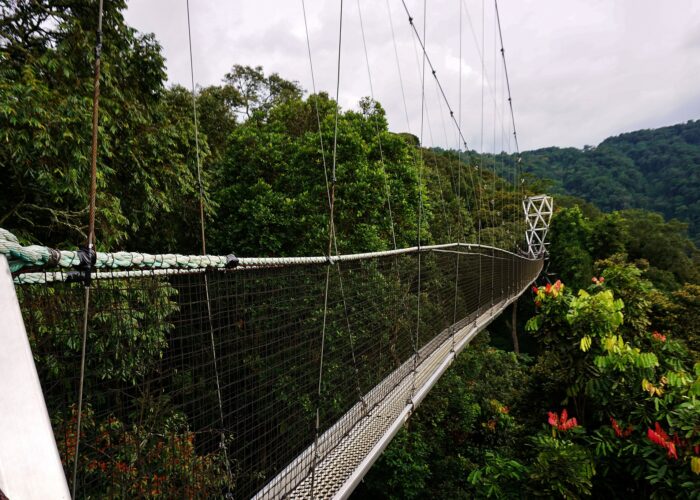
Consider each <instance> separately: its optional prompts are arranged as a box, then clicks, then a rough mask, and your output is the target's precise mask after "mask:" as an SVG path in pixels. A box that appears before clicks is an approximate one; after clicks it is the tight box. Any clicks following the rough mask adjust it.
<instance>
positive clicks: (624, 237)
mask: <svg viewBox="0 0 700 500" xmlns="http://www.w3.org/2000/svg"><path fill="white" fill-rule="evenodd" d="M549 238H551V244H550V253H551V266H550V268H551V269H552V271H554V272H555V273H557V274H558V275H559V276H560V277H561V279H562V280H564V281H565V282H566V283H568V284H570V285H571V286H573V287H578V288H585V287H586V286H588V283H590V277H591V275H593V273H594V272H598V271H596V267H595V266H594V262H595V261H596V260H603V261H605V260H610V259H611V260H612V261H614V262H618V263H621V262H625V261H626V260H629V261H630V262H635V263H636V264H637V267H639V268H640V269H641V270H642V272H643V275H644V277H645V278H646V279H647V280H649V281H651V282H652V283H653V284H654V285H655V286H656V287H657V288H658V289H660V290H662V291H670V290H675V289H677V288H680V287H681V286H682V285H684V284H685V283H693V284H698V283H700V250H698V249H697V248H696V247H695V245H694V244H693V243H692V242H691V241H690V240H688V238H687V236H686V234H685V226H684V225H683V224H681V223H679V222H678V221H673V220H672V221H669V222H665V221H664V220H663V218H662V217H661V216H660V215H659V214H654V213H650V212H644V211H642V210H624V211H620V212H613V213H610V214H600V213H598V214H595V213H593V214H591V215H590V216H588V217H586V216H584V214H583V211H582V209H581V208H580V207H579V206H578V205H577V204H574V205H573V206H571V207H570V208H560V209H559V210H558V211H557V212H556V213H555V215H554V217H553V218H552V223H551V226H550V232H549ZM598 267H600V266H598ZM630 279H631V280H632V281H635V280H636V279H637V277H631V278H630ZM628 281H629V280H628ZM641 283H642V282H640V286H647V285H642V284H641ZM636 293H637V294H639V293H641V291H639V292H636ZM624 298H625V297H623V299H624ZM627 298H629V297H627ZM639 316H640V315H638V314H636V312H635V314H634V317H639Z"/></svg>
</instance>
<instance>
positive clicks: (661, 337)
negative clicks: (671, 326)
mask: <svg viewBox="0 0 700 500" xmlns="http://www.w3.org/2000/svg"><path fill="white" fill-rule="evenodd" d="M651 338H653V339H654V340H658V341H659V342H666V335H662V334H660V333H659V332H654V333H652V334H651Z"/></svg>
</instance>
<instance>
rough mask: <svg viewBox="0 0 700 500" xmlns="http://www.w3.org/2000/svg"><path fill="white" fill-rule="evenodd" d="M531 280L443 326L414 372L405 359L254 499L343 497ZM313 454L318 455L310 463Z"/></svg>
mask: <svg viewBox="0 0 700 500" xmlns="http://www.w3.org/2000/svg"><path fill="white" fill-rule="evenodd" d="M530 284H531V283H528V284H527V285H526V286H525V287H524V288H523V289H522V290H521V291H520V292H518V293H517V294H515V295H512V296H510V297H507V298H505V299H504V300H502V301H500V302H497V303H495V304H493V305H492V306H490V307H486V308H484V309H483V310H482V311H480V312H479V314H476V313H475V314H473V315H471V316H467V317H466V318H463V319H462V320H461V321H459V322H458V323H457V324H455V325H454V326H453V327H452V328H448V329H446V330H443V331H442V332H441V333H440V334H439V335H437V336H436V337H435V338H434V339H433V340H432V341H431V342H429V343H428V344H427V345H425V346H424V347H423V348H422V349H421V350H420V352H419V362H418V363H417V366H416V367H415V375H414V373H413V370H414V360H413V358H410V359H408V360H407V361H406V362H404V363H403V364H402V365H401V366H400V367H399V368H397V369H396V370H395V371H394V372H392V373H391V374H390V375H389V376H388V377H387V378H385V379H384V380H383V381H382V382H381V383H380V384H379V385H377V386H376V387H374V388H373V389H372V390H371V391H370V392H368V393H367V394H366V395H365V396H364V398H363V400H364V404H362V403H358V404H356V405H355V406H354V407H353V408H351V409H350V410H349V411H348V412H347V413H346V414H345V415H344V416H343V417H342V418H341V419H340V420H339V421H338V422H337V423H336V424H335V425H333V426H332V427H331V428H330V429H328V430H327V431H326V432H324V433H323V434H322V435H321V436H320V437H319V439H318V443H317V445H313V444H312V445H311V446H309V447H308V448H307V449H306V450H305V451H304V452H302V453H301V454H300V455H299V456H298V457H297V458H296V459H295V460H294V461H293V462H292V463H290V464H289V465H288V466H287V467H286V468H285V469H284V470H283V471H282V472H280V473H279V474H278V475H277V476H276V477H275V478H274V479H273V480H272V481H270V482H269V483H268V484H267V486H265V487H264V488H263V489H262V490H260V492H259V493H258V494H257V495H256V496H255V497H254V498H255V499H266V498H281V497H287V498H346V497H348V496H349V495H350V494H351V493H352V491H353V490H354V489H355V487H356V486H357V485H358V484H359V482H360V481H361V480H362V478H363V477H364V475H365V474H366V473H367V471H368V470H369V469H370V467H371V466H372V464H373V463H374V462H375V461H376V460H377V458H379V455H380V454H381V452H382V451H383V450H384V449H385V448H386V447H387V445H388V444H389V442H390V441H391V439H392V438H393V437H394V436H395V435H396V433H397V432H398V431H399V430H400V429H401V426H402V425H403V424H404V423H405V422H406V420H407V419H408V417H409V416H410V415H411V413H412V412H413V411H414V409H415V407H416V406H417V405H418V404H420V402H421V401H422V400H423V398H424V397H425V396H426V394H427V393H428V391H429V390H430V389H431V388H432V387H433V386H434V385H435V383H436V382H437V380H438V379H439V378H440V376H441V375H442V374H443V373H444V371H445V370H446V369H447V368H448V367H449V365H450V364H451V363H452V361H454V359H455V357H456V355H457V354H459V352H460V351H462V349H464V347H466V346H467V345H468V344H469V342H470V341H471V340H472V339H473V338H474V337H475V336H476V334H477V333H479V332H480V331H481V330H483V329H484V328H485V327H486V326H487V325H488V324H489V323H491V321H493V319H495V318H496V317H497V316H498V315H499V314H500V313H501V312H502V311H503V310H504V309H505V308H506V307H507V306H508V305H510V304H511V303H512V302H513V301H515V300H516V299H517V298H518V297H519V296H520V295H521V294H522V293H523V292H524V291H525V290H527V288H528V287H529V286H530ZM452 331H454V335H452V333H451V332H452ZM412 395H413V397H411V396H412ZM315 446H317V447H318V449H317V450H315ZM315 456H318V457H323V458H321V459H318V462H317V464H316V466H315V467H313V463H314V461H315V460H314V457H315Z"/></svg>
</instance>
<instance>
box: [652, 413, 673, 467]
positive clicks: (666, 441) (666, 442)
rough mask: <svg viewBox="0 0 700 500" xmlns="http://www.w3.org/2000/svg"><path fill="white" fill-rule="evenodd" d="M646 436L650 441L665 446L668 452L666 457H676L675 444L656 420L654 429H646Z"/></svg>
mask: <svg viewBox="0 0 700 500" xmlns="http://www.w3.org/2000/svg"><path fill="white" fill-rule="evenodd" d="M647 437H648V438H649V440H650V441H651V442H652V443H654V444H658V445H659V446H661V447H662V448H665V449H666V452H667V454H668V458H674V459H678V452H677V451H676V444H675V443H673V442H672V441H671V440H670V438H669V437H668V434H666V431H664V430H663V428H662V427H661V425H659V423H658V422H656V425H655V426H654V430H652V429H648V430H647Z"/></svg>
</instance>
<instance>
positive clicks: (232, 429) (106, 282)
mask: <svg viewBox="0 0 700 500" xmlns="http://www.w3.org/2000/svg"><path fill="white" fill-rule="evenodd" d="M4 235H5V240H4V241H2V240H0V250H1V251H2V253H3V254H5V255H6V256H7V258H8V261H9V266H8V265H7V264H6V263H5V257H0V260H1V261H2V262H3V263H5V264H3V266H4V270H3V271H2V272H3V276H2V279H3V280H4V281H3V282H4V283H5V285H8V283H10V282H9V280H11V279H14V292H13V291H12V286H11V284H10V285H9V286H6V287H5V288H4V292H3V296H2V303H3V308H4V309H2V311H3V314H2V320H3V322H4V323H5V324H6V325H9V331H7V330H6V332H5V335H4V336H5V337H8V339H6V341H9V339H10V338H11V339H14V342H16V343H17V345H18V346H22V345H24V349H25V350H28V349H29V348H30V347H31V353H32V354H33V359H34V362H35V365H36V368H34V364H33V363H30V365H31V366H29V365H27V363H26V361H27V360H26V359H24V360H23V361H24V365H22V366H20V364H19V363H18V361H17V359H13V356H16V355H17V353H16V352H14V353H13V352H9V351H6V352H5V354H6V356H7V359H4V360H3V368H2V372H3V373H2V374H0V375H4V374H5V373H6V372H13V373H17V371H18V370H20V371H22V377H24V381H23V382H22V384H21V386H16V387H12V386H10V387H8V383H7V382H6V383H4V384H2V387H1V388H0V390H2V393H3V395H4V397H6V398H9V399H8V400H11V399H13V398H14V399H19V400H28V399H32V398H36V397H37V396H38V398H39V401H38V403H37V402H36V401H34V403H32V402H29V405H28V406H27V405H24V404H21V405H19V406H18V407H17V408H34V410H33V411H37V408H39V409H41V408H42V407H43V408H46V410H43V424H42V425H43V428H44V429H45V430H46V429H50V428H51V425H50V423H49V422H51V423H52V424H53V434H51V433H45V435H44V438H43V439H39V441H40V442H41V443H40V445H41V446H42V449H41V453H40V455H42V456H43V457H45V458H44V459H43V460H42V461H36V460H35V458H34V457H35V455H36V451H37V450H36V448H33V449H32V448H29V449H27V447H26V446H22V445H20V446H19V449H13V453H14V456H13V460H12V461H10V462H9V463H8V459H9V457H8V456H7V454H6V453H2V452H0V463H2V467H3V474H4V477H10V475H12V474H18V475H19V477H20V478H22V479H25V478H27V477H30V476H28V473H29V472H30V471H31V469H33V468H36V467H41V468H42V470H43V474H44V475H45V477H47V478H52V477H53V478H54V481H53V482H51V481H48V482H47V483H48V484H50V488H51V491H53V493H54V496H56V495H55V492H56V491H61V489H63V490H65V491H66V493H65V494H64V496H67V495H68V494H67V490H66V482H65V479H64V476H63V467H62V466H61V462H62V464H63V466H64V467H65V471H66V472H67V473H68V475H69V471H70V465H71V462H72V461H73V460H74V458H75V456H74V455H73V449H72V447H73V446H74V445H75V430H74V428H73V427H74V426H75V421H76V418H77V407H78V394H79V390H78V388H79V381H80V372H81V356H80V349H79V342H80V331H81V328H82V321H83V315H82V307H83V299H84V297H83V289H84V286H83V282H81V281H80V280H79V279H76V273H77V274H78V275H80V274H81V273H82V272H83V271H81V270H80V254H79V253H75V252H57V251H53V250H50V249H45V248H44V247H34V248H32V247H21V246H19V245H18V244H17V243H16V242H13V241H12V239H11V237H8V235H7V233H6V232H5V233H4ZM533 252H536V251H535V250H532V249H531V251H530V252H528V253H530V254H533ZM533 255H534V254H533ZM542 256H543V254H542V253H538V254H537V255H535V256H534V257H533V256H529V255H527V254H526V253H523V255H518V254H515V253H511V252H508V251H504V250H500V249H497V248H492V247H488V246H483V245H471V244H464V243H459V244H458V243H455V244H445V245H432V246H423V247H421V248H417V247H413V248H407V249H400V250H395V251H385V252H376V253H368V254H356V255H342V256H333V257H326V256H320V257H299V258H235V257H233V256H228V257H226V256H222V257H204V258H202V257H196V256H193V257H187V256H174V255H160V256H149V255H143V254H126V253H121V254H98V256H97V264H96V266H95V268H94V269H93V271H92V275H91V277H92V299H91V305H90V310H89V315H88V337H87V342H86V357H85V360H86V362H85V365H84V367H83V369H84V375H83V380H84V394H83V406H82V415H81V418H82V431H81V440H82V445H81V448H80V452H79V453H80V457H79V467H78V474H77V479H76V480H77V482H78V484H77V490H78V492H79V494H80V496H81V497H83V496H84V497H94V496H98V497H99V496H103V495H109V494H117V495H119V494H120V493H125V492H132V491H133V489H132V487H133V483H134V481H141V482H142V483H144V488H146V489H148V488H159V489H160V490H159V491H178V489H179V488H186V487H191V488H194V489H193V490H192V491H218V492H220V493H222V494H223V492H230V493H232V494H233V496H234V497H236V498H245V497H250V496H256V498H280V497H290V498H309V497H313V498H329V497H332V496H338V497H345V496H348V495H349V494H350V493H351V492H352V490H353V488H354V487H355V486H356V485H357V484H358V482H359V481H360V480H361V479H362V477H363V475H364V474H365V473H366V472H367V470H369V468H370V467H371V465H372V464H373V462H374V461H375V460H376V459H377V457H378V456H379V455H380V454H381V452H382V450H383V449H384V448H385V447H386V446H387V445H388V443H389V441H390V440H391V438H392V437H393V436H394V435H395V434H396V432H397V431H398V430H399V429H400V428H401V426H402V424H403V423H404V422H405V421H406V419H407V418H408V417H409V416H410V414H411V413H412V412H413V411H414V409H415V407H416V406H417V405H418V404H419V403H420V402H421V401H422V400H423V398H424V397H425V395H426V394H427V392H428V391H429V390H430V389H431V387H432V386H433V385H434V384H435V383H436V381H437V380H438V379H439V377H440V376H441V374H442V373H443V372H444V371H445V370H446V369H447V368H448V367H449V365H450V363H451V362H452V361H453V360H454V358H455V357H456V356H457V355H458V353H459V352H460V351H461V350H462V349H464V347H465V346H466V345H467V344H468V343H469V341H470V340H471V339H472V338H473V337H474V336H475V335H476V334H477V333H478V332H479V331H480V330H481V329H483V328H484V327H485V326H486V325H488V324H489V323H490V322H491V321H492V320H493V319H494V318H495V317H497V316H498V315H499V314H500V313H501V312H502V311H503V310H504V308H505V307H507V306H508V305H509V304H510V303H511V302H513V301H514V300H515V299H517V297H518V296H519V295H521V294H522V293H523V291H525V290H526V289H527V287H528V286H529V285H530V284H531V283H532V282H533V281H534V280H535V279H536V278H537V276H538V275H539V273H540V271H541V269H542V262H543V261H542ZM37 264H42V266H43V267H37ZM61 266H63V267H61ZM10 267H11V268H12V269H13V270H14V271H15V272H14V274H12V275H11V274H10ZM326 286H328V289H326ZM8 288H9V292H8ZM10 292H11V295H12V296H11V297H10V296H9V295H10ZM15 293H16V297H17V300H18V301H19V306H20V307H19V309H20V310H21V320H20V321H19V322H15V323H14V324H13V323H12V320H11V319H10V318H9V315H8V313H7V310H8V308H11V302H12V301H15V298H14V294H15ZM14 303H15V304H17V302H16V301H15V302H14ZM15 308H16V305H15ZM324 311H326V313H325V314H324ZM25 329H26V334H25ZM27 342H28V343H27ZM8 345H9V344H8ZM19 348H20V347H16V349H19ZM11 350H12V349H10V351H11ZM30 361H31V360H30ZM29 368H31V370H29ZM33 370H35V371H34V375H33V378H34V379H36V374H38V380H36V384H35V386H34V389H38V388H39V386H40V388H41V389H40V390H39V391H37V390H33V391H30V390H28V389H27V387H28V385H27V384H28V383H29V382H30V381H31V379H32V376H31V372H32V371H33ZM3 380H5V378H4V377H3ZM7 380H8V381H9V380H11V379H7ZM39 383H40V384H39ZM9 394H13V396H12V397H10V396H9ZM42 394H43V400H42ZM32 404H33V406H32ZM44 404H45V407H44ZM47 410H48V415H47V414H46V413H47ZM12 413H13V412H12V411H9V412H8V411H5V412H3V414H4V416H3V417H2V419H1V420H2V422H0V434H2V436H4V437H9V436H12V435H14V436H17V435H22V434H18V433H22V432H30V431H29V429H27V426H28V425H36V423H35V422H34V423H33V420H32V419H26V420H25V419H24V418H23V415H16V414H15V415H14V417H13V416H12V415H11V414H12ZM40 413H41V412H40ZM49 416H50V418H49ZM17 417H19V418H17ZM35 417H36V415H34V417H33V418H35ZM9 420H12V421H11V422H10V421H9ZM31 432H35V431H31ZM54 437H55V441H54ZM3 442H5V441H4V440H3ZM30 443H31V441H27V442H26V445H27V446H29V445H30ZM35 446H37V443H33V444H32V447H35ZM56 446H57V448H56ZM51 450H53V451H51ZM56 450H58V453H56ZM46 457H47V458H46ZM51 457H54V458H53V463H50V462H51ZM59 457H60V460H61V462H59V461H58V458H59ZM188 462H189V463H188ZM183 464H184V465H185V466H183ZM178 467H179V469H178ZM49 469H53V470H54V474H53V475H52V474H50V473H48V472H46V471H47V470H49ZM163 470H170V471H171V473H170V474H169V477H168V481H170V482H171V484H163V481H165V480H163V479H160V476H159V471H163ZM35 472H36V471H35ZM154 478H155V479H154ZM56 482H58V484H56ZM5 484H7V483H5ZM10 484H11V482H10ZM187 485H189V486H187ZM167 488H173V489H171V490H168V489H167ZM30 490H31V488H30ZM21 491H29V490H21ZM44 491H46V490H44ZM144 491H146V490H144ZM58 496H60V495H58ZM32 497H37V496H36V495H32V494H28V495H27V496H26V498H32Z"/></svg>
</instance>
